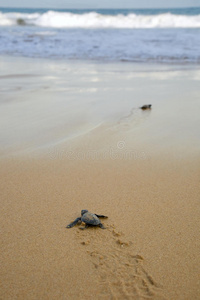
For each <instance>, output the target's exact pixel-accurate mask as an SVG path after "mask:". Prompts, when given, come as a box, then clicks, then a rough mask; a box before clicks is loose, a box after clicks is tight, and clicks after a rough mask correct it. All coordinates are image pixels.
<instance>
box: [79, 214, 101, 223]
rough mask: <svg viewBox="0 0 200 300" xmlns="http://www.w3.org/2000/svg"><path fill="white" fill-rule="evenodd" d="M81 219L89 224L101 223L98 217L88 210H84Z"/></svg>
mask: <svg viewBox="0 0 200 300" xmlns="http://www.w3.org/2000/svg"><path fill="white" fill-rule="evenodd" d="M81 221H82V222H84V223H85V224H89V225H99V224H100V223H101V222H100V220H99V218H98V217H97V216H96V215H94V214H92V213H90V212H86V213H85V214H84V215H83V216H82V217H81Z"/></svg>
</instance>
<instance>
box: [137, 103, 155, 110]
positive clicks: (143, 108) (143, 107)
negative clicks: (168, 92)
mask: <svg viewBox="0 0 200 300" xmlns="http://www.w3.org/2000/svg"><path fill="white" fill-rule="evenodd" d="M151 107H152V105H151V104H145V105H143V106H141V107H140V108H141V109H142V110H146V109H151Z"/></svg>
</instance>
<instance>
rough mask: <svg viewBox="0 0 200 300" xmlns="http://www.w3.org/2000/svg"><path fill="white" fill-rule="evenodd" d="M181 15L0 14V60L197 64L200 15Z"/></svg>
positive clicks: (189, 13)
mask: <svg viewBox="0 0 200 300" xmlns="http://www.w3.org/2000/svg"><path fill="white" fill-rule="evenodd" d="M176 12H177V11H176ZM183 13H184V12H182V13H180V14H175V13H174V11H169V12H166V11H165V12H163V11H161V12H160V11H159V12H157V13H155V12H151V14H150V12H149V11H145V13H143V14H142V13H141V12H139V13H135V12H133V11H127V12H126V13H124V12H122V11H115V12H113V14H111V12H110V11H108V12H107V13H100V12H99V11H97V12H95V11H88V12H86V11H84V12H82V13H75V12H72V11H71V12H69V11H68V12H66V11H60V12H59V11H52V10H50V11H28V10H25V11H23V10H22V11H21V12H20V11H16V12H13V11H2V12H0V54H9V55H22V56H29V57H48V58H51V57H53V58H55V57H56V58H67V59H89V60H91V59H92V60H106V61H158V62H170V63H171V62H176V63H177V62H178V63H185V62H189V63H191V62H192V63H199V62H200V14H199V11H198V10H197V14H191V12H188V14H183ZM19 25H21V26H19ZM22 25H24V26H22Z"/></svg>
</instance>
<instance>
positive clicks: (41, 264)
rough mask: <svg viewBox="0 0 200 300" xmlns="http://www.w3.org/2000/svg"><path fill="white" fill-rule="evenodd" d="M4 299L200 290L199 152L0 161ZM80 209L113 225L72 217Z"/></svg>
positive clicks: (195, 293) (194, 295)
mask: <svg viewBox="0 0 200 300" xmlns="http://www.w3.org/2000/svg"><path fill="white" fill-rule="evenodd" d="M0 172H1V174H0V175H1V178H3V180H2V181H1V210H2V213H1V230H2V238H3V239H2V241H3V244H2V246H3V248H2V264H1V271H0V272H1V284H2V286H1V299H78V298H80V299H93V298H94V297H96V298H97V299H199V293H200V287H199V269H200V260H199V246H200V236H199V220H200V210H199V161H198V160H194V161H184V162H183V161H181V162H177V161H173V159H171V160H167V159H165V160H164V162H163V160H162V159H161V158H160V159H159V158H158V157H157V158H148V159H145V160H132V161H130V160H127V161H126V160H107V161H98V160H94V161H92V160H82V161H80V160H78V161H77V160H72V161H71V160H67V159H52V160H50V159H49V160H47V159H42V160H41V159H36V158H35V159H32V160H30V159H29V160H18V159H12V160H10V161H4V162H2V163H1V171H0ZM81 209H89V210H90V211H91V212H95V213H99V214H105V215H107V216H108V219H106V220H103V223H104V225H105V226H106V227H107V229H106V230H102V229H100V228H89V229H87V230H85V231H81V230H79V228H78V227H79V226H76V227H74V228H72V229H66V228H65V226H66V225H67V224H68V223H69V222H70V221H72V220H74V219H75V218H76V217H78V216H79V215H80V210H81Z"/></svg>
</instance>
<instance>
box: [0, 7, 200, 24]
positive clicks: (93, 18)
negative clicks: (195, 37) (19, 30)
mask: <svg viewBox="0 0 200 300" xmlns="http://www.w3.org/2000/svg"><path fill="white" fill-rule="evenodd" d="M19 19H21V20H23V21H24V22H25V24H27V25H34V26H39V27H51V28H77V27H78V28H200V15H192V16H187V15H174V14H171V13H164V14H159V15H137V14H133V13H131V14H128V15H122V14H118V15H102V14H99V13H96V12H90V13H84V14H74V13H70V12H56V11H48V12H46V13H43V14H39V13H33V14H24V13H1V12H0V26H10V25H17V23H18V20H19Z"/></svg>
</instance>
